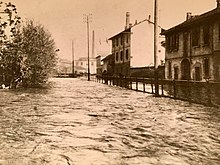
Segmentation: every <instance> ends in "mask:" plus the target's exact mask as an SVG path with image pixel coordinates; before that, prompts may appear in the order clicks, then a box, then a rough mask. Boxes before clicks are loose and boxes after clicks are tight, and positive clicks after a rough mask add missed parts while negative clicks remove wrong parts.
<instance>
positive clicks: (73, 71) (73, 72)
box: [72, 40, 75, 77]
mask: <svg viewBox="0 0 220 165" xmlns="http://www.w3.org/2000/svg"><path fill="white" fill-rule="evenodd" d="M74 67H75V65H74V41H73V40H72V74H73V77H75V68H74Z"/></svg>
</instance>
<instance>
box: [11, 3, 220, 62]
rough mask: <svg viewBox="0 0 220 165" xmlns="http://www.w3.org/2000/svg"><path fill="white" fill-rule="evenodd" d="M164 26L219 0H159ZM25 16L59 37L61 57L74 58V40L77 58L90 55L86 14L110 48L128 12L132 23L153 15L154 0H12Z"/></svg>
mask: <svg viewBox="0 0 220 165" xmlns="http://www.w3.org/2000/svg"><path fill="white" fill-rule="evenodd" d="M158 1H159V11H160V15H159V16H160V18H159V19H160V26H161V27H163V28H165V29H167V28H170V27H172V26H175V25H177V24H179V23H181V22H183V21H184V20H185V17H186V12H192V13H193V14H202V13H204V12H206V11H208V10H212V9H214V8H215V7H216V0H158ZM10 2H12V3H13V4H15V5H16V6H17V10H18V13H19V15H20V16H21V17H22V19H25V18H28V19H34V20H35V21H36V22H39V23H41V24H43V25H44V26H45V28H46V29H48V30H49V31H50V33H51V34H52V36H53V38H54V39H55V42H56V46H57V48H59V49H60V52H59V56H60V57H62V58H66V59H71V41H72V40H74V42H75V55H76V57H82V56H87V42H86V41H87V40H86V24H85V23H84V22H83V14H89V13H91V14H92V23H91V24H90V25H91V26H90V30H91V32H90V34H91V33H92V30H94V31H95V38H96V48H97V50H99V51H100V50H106V49H107V43H106V42H105V41H106V38H110V37H111V36H113V35H115V34H117V33H118V32H120V31H121V30H123V29H124V26H125V13H126V12H130V15H131V23H134V22H135V20H138V21H141V20H143V19H145V18H148V15H151V19H152V21H153V9H154V6H153V3H154V0H11V1H10Z"/></svg>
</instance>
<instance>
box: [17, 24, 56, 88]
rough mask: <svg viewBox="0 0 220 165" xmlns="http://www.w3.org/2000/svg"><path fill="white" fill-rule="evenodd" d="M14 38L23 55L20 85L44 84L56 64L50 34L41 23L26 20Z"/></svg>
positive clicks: (54, 50) (34, 85) (54, 49)
mask: <svg viewBox="0 0 220 165" xmlns="http://www.w3.org/2000/svg"><path fill="white" fill-rule="evenodd" d="M16 39H17V42H18V45H20V52H21V54H22V57H23V59H22V65H21V71H22V77H21V80H22V86H24V87H39V86H42V85H44V84H45V82H46V81H47V79H48V77H49V75H50V73H51V72H52V71H53V68H54V67H55V65H56V48H55V42H54V40H53V39H52V37H51V34H50V33H49V32H48V31H47V30H45V29H44V27H43V26H42V25H40V24H35V23H34V22H33V21H32V20H27V21H26V24H25V25H24V26H23V27H22V28H21V31H20V32H19V33H18V34H17V36H16ZM19 43H21V44H19Z"/></svg>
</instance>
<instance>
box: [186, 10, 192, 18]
mask: <svg viewBox="0 0 220 165" xmlns="http://www.w3.org/2000/svg"><path fill="white" fill-rule="evenodd" d="M190 18H192V13H191V12H187V13H186V20H189V19H190Z"/></svg>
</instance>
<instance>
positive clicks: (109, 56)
mask: <svg viewBox="0 0 220 165" xmlns="http://www.w3.org/2000/svg"><path fill="white" fill-rule="evenodd" d="M111 57H112V54H109V55H107V56H106V57H105V58H103V59H102V61H107V60H109V58H111Z"/></svg>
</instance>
